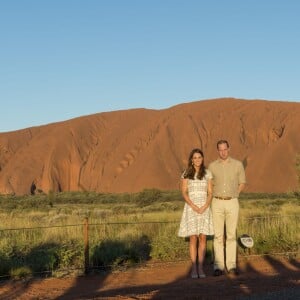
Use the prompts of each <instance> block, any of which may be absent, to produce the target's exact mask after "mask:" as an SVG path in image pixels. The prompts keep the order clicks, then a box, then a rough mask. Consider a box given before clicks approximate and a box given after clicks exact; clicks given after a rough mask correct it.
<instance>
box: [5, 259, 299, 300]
mask: <svg viewBox="0 0 300 300" xmlns="http://www.w3.org/2000/svg"><path fill="white" fill-rule="evenodd" d="M189 268H190V265H189V262H174V263H156V264H148V265H146V266H144V267H139V268H134V269H129V270H126V271H122V272H121V271H119V272H112V273H106V274H93V275H87V276H79V277H64V278H48V279H37V278H35V279H30V280H24V281H22V280H19V281H2V282H0V299H20V300H25V299H26V300H27V299H72V300H73V299H261V298H262V297H263V296H266V295H269V293H272V295H273V296H272V299H299V298H298V297H299V296H300V259H299V257H297V258H293V259H289V260H288V259H284V258H278V257H274V256H264V257H259V256H251V257H248V258H246V257H243V258H240V259H239V269H240V271H241V273H240V275H239V276H235V277H232V275H223V276H220V277H214V276H212V265H206V266H205V270H206V274H207V277H206V278H204V279H191V278H189V271H190V270H189ZM287 295H288V296H287ZM264 299H271V298H264Z"/></svg>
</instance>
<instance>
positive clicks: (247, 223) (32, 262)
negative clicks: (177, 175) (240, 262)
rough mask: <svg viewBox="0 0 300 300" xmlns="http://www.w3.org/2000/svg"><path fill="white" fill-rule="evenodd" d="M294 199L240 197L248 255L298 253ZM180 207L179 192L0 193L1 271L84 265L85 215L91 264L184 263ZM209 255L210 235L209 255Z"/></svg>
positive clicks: (299, 209) (298, 206)
mask: <svg viewBox="0 0 300 300" xmlns="http://www.w3.org/2000/svg"><path fill="white" fill-rule="evenodd" d="M299 200H300V199H299V194H295V193H290V194H243V195H241V198H240V220H239V226H238V233H237V234H238V236H239V235H241V234H243V233H247V234H250V235H251V236H252V237H253V238H254V241H255V245H254V247H253V248H252V249H251V254H270V253H281V254H285V255H289V256H291V255H295V253H299V251H300V248H299V241H300V234H299V223H300V217H299V216H300V201H299ZM183 205H184V201H183V200H182V197H181V195H180V192H179V191H159V190H155V189H151V190H144V191H142V192H141V193H137V194H96V193H86V192H85V193H59V194H54V193H49V194H48V195H46V194H40V195H35V196H26V197H13V196H2V197H1V196H0V207H1V209H0V219H1V223H0V234H1V239H0V261H1V264H0V276H3V277H4V276H12V277H22V276H27V275H30V274H39V273H41V274H49V275H52V276H53V275H58V274H60V273H61V272H69V271H71V270H81V271H82V270H84V267H85V266H86V265H87V262H86V257H87V249H86V248H85V247H86V244H85V235H84V231H85V226H84V223H85V220H86V219H88V224H89V226H88V237H89V249H88V254H89V262H88V266H89V268H90V269H101V268H115V267H124V266H128V265H129V266H130V265H132V264H136V263H144V262H147V261H162V260H163V261H174V260H186V259H188V257H189V256H188V241H187V240H186V239H182V238H179V237H178V236H177V231H178V226H179V221H180V217H181V213H182V209H183ZM211 252H212V241H211V238H209V241H208V247H207V260H210V259H211V255H212V253H211ZM239 253H240V255H248V253H245V250H244V249H242V248H239ZM85 263H86V265H85Z"/></svg>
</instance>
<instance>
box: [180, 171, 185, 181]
mask: <svg viewBox="0 0 300 300" xmlns="http://www.w3.org/2000/svg"><path fill="white" fill-rule="evenodd" d="M185 174H186V170H184V171H183V172H182V174H181V176H180V179H184V176H185Z"/></svg>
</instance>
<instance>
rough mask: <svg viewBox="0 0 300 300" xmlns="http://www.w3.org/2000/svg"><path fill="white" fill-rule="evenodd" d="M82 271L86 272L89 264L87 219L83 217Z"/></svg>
mask: <svg viewBox="0 0 300 300" xmlns="http://www.w3.org/2000/svg"><path fill="white" fill-rule="evenodd" d="M83 236H84V273H85V274H87V273H88V271H89V266H90V251H89V248H90V247H89V219H88V218H85V219H84V229H83Z"/></svg>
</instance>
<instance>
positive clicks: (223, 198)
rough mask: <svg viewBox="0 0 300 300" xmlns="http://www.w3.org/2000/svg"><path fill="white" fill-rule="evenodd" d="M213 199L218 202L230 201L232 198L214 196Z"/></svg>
mask: <svg viewBox="0 0 300 300" xmlns="http://www.w3.org/2000/svg"><path fill="white" fill-rule="evenodd" d="M214 198H216V199H219V200H231V199H232V197H219V196H214Z"/></svg>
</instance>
